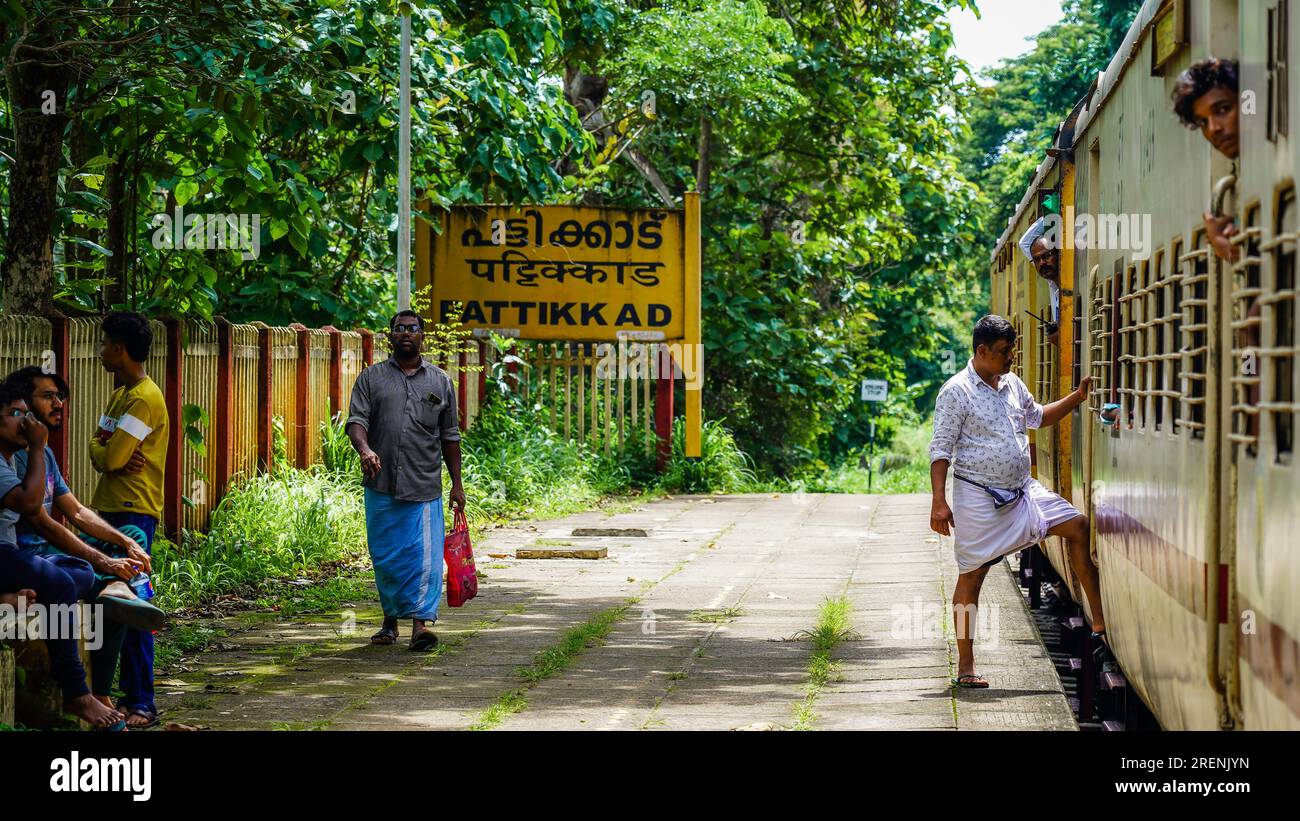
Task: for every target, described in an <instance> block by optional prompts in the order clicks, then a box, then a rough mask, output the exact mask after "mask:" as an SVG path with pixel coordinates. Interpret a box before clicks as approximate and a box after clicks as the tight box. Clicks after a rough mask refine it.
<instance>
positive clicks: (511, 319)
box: [415, 193, 703, 456]
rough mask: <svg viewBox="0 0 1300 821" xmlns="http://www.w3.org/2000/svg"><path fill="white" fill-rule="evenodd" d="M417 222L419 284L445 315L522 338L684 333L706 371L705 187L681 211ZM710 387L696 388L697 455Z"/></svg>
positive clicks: (524, 212)
mask: <svg viewBox="0 0 1300 821" xmlns="http://www.w3.org/2000/svg"><path fill="white" fill-rule="evenodd" d="M416 226H417V227H416V235H415V285H416V288H417V289H423V288H425V287H426V286H427V287H428V288H429V293H430V299H431V303H432V305H431V308H432V313H433V315H434V317H435V318H437V319H440V320H443V321H447V320H459V321H460V322H461V323H462V324H463V325H465V326H466V327H468V328H470V329H472V330H475V331H477V332H480V333H482V332H485V331H486V330H488V329H491V330H493V331H495V332H497V333H499V334H502V335H505V336H515V337H519V338H521V339H532V340H554V341H595V342H613V341H616V340H619V339H629V340H636V341H645V342H676V343H681V344H685V345H689V346H691V347H692V349H693V350H694V357H695V364H696V366H697V367H701V368H702V363H703V357H702V354H701V353H700V352H699V346H700V342H701V336H700V206H699V195H698V194H695V193H688V194H687V195H686V201H685V207H684V208H680V209H654V208H587V207H568V206H541V205H481V206H453V207H452V208H450V209H448V210H447V211H444V212H443V213H442V215H441V217H440V224H439V225H438V226H437V227H436V228H435V226H434V225H432V224H430V223H429V222H427V221H424V220H419V221H417V223H416ZM457 304H460V306H461V311H460V314H459V315H455V314H454V309H455V306H456V305H457ZM699 387H700V384H699V380H695V381H694V383H692V382H691V381H688V383H687V386H686V388H687V391H686V422H687V425H686V430H687V434H686V454H687V455H688V456H698V455H699V452H700V450H699V438H700V430H699V420H700V390H699Z"/></svg>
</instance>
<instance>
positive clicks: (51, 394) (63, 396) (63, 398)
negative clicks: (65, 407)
mask: <svg viewBox="0 0 1300 821" xmlns="http://www.w3.org/2000/svg"><path fill="white" fill-rule="evenodd" d="M36 398H38V399H57V400H59V401H60V402H67V401H68V394H67V393H66V392H64V391H46V392H45V393H38V394H36Z"/></svg>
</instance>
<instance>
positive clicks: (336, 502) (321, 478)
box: [153, 467, 366, 609]
mask: <svg viewBox="0 0 1300 821" xmlns="http://www.w3.org/2000/svg"><path fill="white" fill-rule="evenodd" d="M365 544H366V540H365V515H364V511H363V508H362V500H361V494H360V492H359V489H358V488H357V487H356V486H355V484H354V483H348V482H340V481H339V480H338V479H336V478H335V477H334V476H333V475H332V474H330V473H328V472H326V471H323V470H311V471H302V470H297V469H294V468H288V467H286V468H284V469H283V470H281V471H279V472H277V473H274V474H261V475H258V476H255V477H253V478H251V479H246V480H244V481H243V482H240V483H238V484H236V485H234V486H233V487H232V488H230V490H229V491H228V492H227V493H226V495H225V496H224V497H222V499H221V502H220V503H219V504H218V505H217V509H216V510H215V511H213V513H212V523H211V527H210V529H209V532H208V533H207V534H202V533H196V532H192V531H185V533H184V537H183V539H182V544H180V545H176V544H172V543H170V542H167V541H166V540H164V539H159V540H158V542H157V543H156V544H155V546H154V551H153V552H154V566H155V568H156V569H157V570H158V571H159V572H158V573H157V579H156V586H157V591H158V601H159V606H160V607H164V608H166V609H174V608H177V607H185V606H191V605H194V604H197V603H199V602H201V601H205V600H210V599H212V598H214V597H215V596H217V595H220V594H223V593H242V594H246V595H247V594H252V593H253V592H255V591H257V590H258V589H259V588H260V587H261V586H262V585H263V584H264V583H265V582H266V581H267V580H270V579H284V578H295V577H297V576H301V575H303V574H305V573H307V572H309V571H311V570H313V569H315V568H317V567H319V566H320V565H322V564H324V563H327V562H332V561H339V560H342V559H347V558H352V557H355V556H358V555H360V554H362V553H363V552H364V551H365Z"/></svg>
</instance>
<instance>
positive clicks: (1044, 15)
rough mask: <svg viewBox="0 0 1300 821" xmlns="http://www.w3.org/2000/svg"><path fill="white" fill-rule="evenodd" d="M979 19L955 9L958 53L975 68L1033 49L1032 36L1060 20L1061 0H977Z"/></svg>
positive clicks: (970, 13) (977, 69)
mask: <svg viewBox="0 0 1300 821" xmlns="http://www.w3.org/2000/svg"><path fill="white" fill-rule="evenodd" d="M976 5H977V6H979V9H980V18H979V19H976V17H975V13H974V12H971V11H954V12H952V13H951V14H950V15H948V19H949V20H950V21H951V22H952V34H953V40H954V41H955V42H956V49H955V51H956V52H957V56H958V57H961V58H962V59H963V60H965V61H966V62H967V63H969V64H970V66H971V68H973V69H974V70H975V71H979V70H981V69H984V68H987V67H989V66H992V65H994V64H996V63H997V62H998V61H999V60H1002V59H1003V58H1006V57H1015V56H1016V55H1018V54H1023V53H1025V52H1026V51H1028V50H1029V49H1030V43H1029V42H1027V41H1026V40H1025V38H1026V37H1032V36H1034V35H1035V34H1037V33H1038V32H1040V31H1042V30H1043V29H1045V28H1047V27H1048V26H1050V25H1052V24H1053V23H1056V22H1059V21H1060V19H1061V0H976Z"/></svg>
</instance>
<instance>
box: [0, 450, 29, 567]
mask: <svg viewBox="0 0 1300 821" xmlns="http://www.w3.org/2000/svg"><path fill="white" fill-rule="evenodd" d="M24 472H26V471H24ZM22 483H23V480H22V479H21V478H19V476H18V471H16V470H15V469H14V466H13V463H12V462H10V461H9V460H8V459H6V458H4V457H3V456H0V544H7V545H10V546H11V547H12V546H16V545H17V544H18V537H17V536H16V535H15V534H14V525H16V524H18V511H16V510H10V509H9V508H7V507H5V506H4V501H3V500H4V497H5V495H6V494H8V493H9V491H11V490H13V489H14V488H16V487H19V486H21V485H22Z"/></svg>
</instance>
